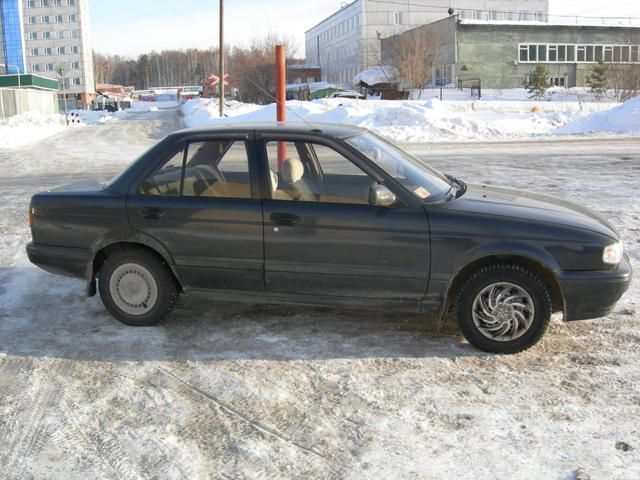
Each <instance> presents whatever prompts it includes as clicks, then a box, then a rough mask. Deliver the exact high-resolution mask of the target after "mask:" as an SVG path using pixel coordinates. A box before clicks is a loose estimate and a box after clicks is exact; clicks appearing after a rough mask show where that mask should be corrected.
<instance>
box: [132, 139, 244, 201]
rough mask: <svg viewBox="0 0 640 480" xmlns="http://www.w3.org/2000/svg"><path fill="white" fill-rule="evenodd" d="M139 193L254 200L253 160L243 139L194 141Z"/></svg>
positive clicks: (168, 161)
mask: <svg viewBox="0 0 640 480" xmlns="http://www.w3.org/2000/svg"><path fill="white" fill-rule="evenodd" d="M139 193H140V194H142V195H155V196H185V197H213V198H247V199H248V198H252V196H251V175H250V173H249V157H248V155H247V148H246V144H245V142H244V141H242V140H238V141H236V140H212V141H207V142H192V143H189V144H187V145H185V146H183V147H182V148H180V150H179V151H178V152H176V153H175V154H174V155H173V156H171V158H169V160H167V162H166V163H165V164H164V165H162V166H161V167H160V168H159V169H157V170H156V171H155V172H154V173H152V174H151V175H149V177H147V178H146V179H145V180H144V181H143V182H142V183H141V185H140V187H139Z"/></svg>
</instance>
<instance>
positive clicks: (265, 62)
mask: <svg viewBox="0 0 640 480" xmlns="http://www.w3.org/2000/svg"><path fill="white" fill-rule="evenodd" d="M278 43H284V45H285V46H286V47H287V54H288V61H289V62H293V61H295V59H294V57H295V54H296V49H295V47H294V42H293V41H292V39H291V38H288V37H286V38H279V37H277V36H276V35H267V36H265V37H261V38H256V39H255V40H254V41H253V42H252V43H251V45H250V46H249V48H240V47H235V48H231V49H229V50H227V53H226V63H227V66H228V73H229V74H230V75H231V82H232V85H233V87H235V88H238V89H239V90H240V92H241V93H242V95H243V98H244V99H245V100H246V101H250V102H256V103H269V102H272V101H273V94H274V91H275V46H276V44H278ZM217 56H218V50H217V49H214V48H210V49H208V50H200V49H189V50H164V51H162V52H155V51H154V52H149V53H145V54H143V55H140V56H139V57H138V59H137V60H134V59H131V58H125V57H120V56H118V55H113V56H111V55H102V54H99V53H94V69H95V78H96V82H97V83H114V84H119V85H125V86H135V87H136V88H137V89H148V88H153V87H172V86H179V85H194V84H195V85H199V84H200V83H201V82H202V80H203V79H204V78H205V77H206V76H208V75H211V74H216V73H218V61H217Z"/></svg>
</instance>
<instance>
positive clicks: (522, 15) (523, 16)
mask: <svg viewBox="0 0 640 480" xmlns="http://www.w3.org/2000/svg"><path fill="white" fill-rule="evenodd" d="M519 18H520V21H521V22H526V21H527V20H529V14H528V13H527V12H520V17H519Z"/></svg>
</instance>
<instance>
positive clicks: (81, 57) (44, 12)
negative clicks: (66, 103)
mask: <svg viewBox="0 0 640 480" xmlns="http://www.w3.org/2000/svg"><path fill="white" fill-rule="evenodd" d="M1 1H2V8H1V9H0V10H4V12H6V15H3V16H2V21H3V25H2V28H3V32H5V35H4V36H5V40H6V43H7V45H12V46H13V50H11V49H9V50H5V52H4V54H3V55H4V57H6V58H8V59H9V61H8V62H2V61H1V59H0V63H13V64H14V65H15V64H17V65H18V67H19V69H20V70H21V72H22V73H34V74H37V75H41V76H44V77H49V78H52V79H55V80H58V81H59V82H60V89H61V92H60V93H62V82H63V81H64V91H65V92H66V93H67V94H68V98H71V97H74V98H75V99H77V100H78V101H79V102H80V103H81V104H85V105H86V104H87V103H88V102H89V101H90V97H91V95H92V94H93V93H95V87H94V79H93V56H92V49H91V43H90V37H89V4H88V0H1ZM0 13H2V12H0ZM16 17H21V23H22V25H19V26H18V25H11V23H16V22H17V21H18V20H17V18H16ZM21 49H22V51H23V52H24V53H23V55H20V50H21ZM0 56H2V55H0ZM14 68H15V67H14ZM7 73H16V72H15V71H8V72H7Z"/></svg>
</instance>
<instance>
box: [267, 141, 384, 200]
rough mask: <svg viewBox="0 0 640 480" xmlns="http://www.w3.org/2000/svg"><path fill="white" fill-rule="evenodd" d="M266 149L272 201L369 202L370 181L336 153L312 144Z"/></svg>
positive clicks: (271, 144)
mask: <svg viewBox="0 0 640 480" xmlns="http://www.w3.org/2000/svg"><path fill="white" fill-rule="evenodd" d="M279 144H280V153H279V152H278V150H279V148H278V145H279ZM266 147H267V158H268V159H269V169H270V177H271V178H270V180H271V192H272V198H273V199H274V200H289V201H301V202H320V203H347V204H358V205H365V204H368V203H369V190H370V188H371V186H372V185H373V184H374V183H375V182H374V180H373V179H372V178H371V177H369V176H368V175H367V174H366V173H365V172H363V171H362V170H361V169H360V168H359V167H358V166H356V165H355V164H354V163H352V162H351V161H350V160H349V159H347V158H346V157H345V156H343V155H342V154H340V153H338V152H337V151H336V150H334V149H332V148H330V147H327V146H325V145H321V144H319V143H314V142H284V141H282V142H279V141H271V142H268V143H267V145H266ZM283 147H284V148H283ZM279 158H280V160H279Z"/></svg>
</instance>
